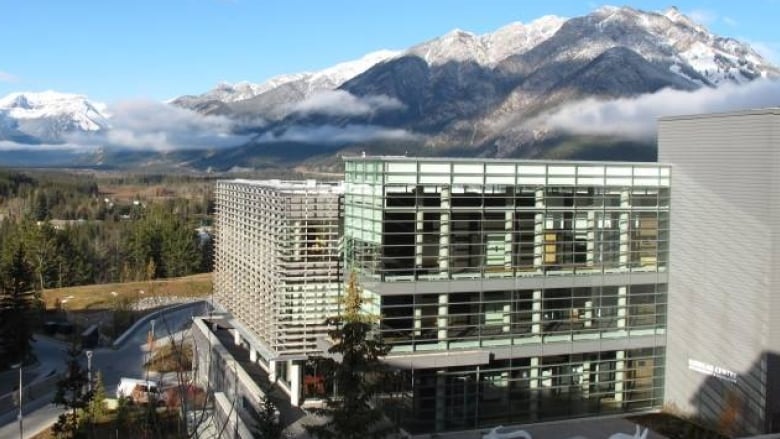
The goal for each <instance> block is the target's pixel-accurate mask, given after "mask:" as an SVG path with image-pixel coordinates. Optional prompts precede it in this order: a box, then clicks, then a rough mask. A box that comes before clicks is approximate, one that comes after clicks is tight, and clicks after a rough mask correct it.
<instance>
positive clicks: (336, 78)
mask: <svg viewBox="0 0 780 439" xmlns="http://www.w3.org/2000/svg"><path fill="white" fill-rule="evenodd" d="M400 54H401V52H399V51H397V50H378V51H375V52H370V53H368V54H366V55H363V56H362V57H360V58H358V59H356V60H353V61H346V62H342V63H338V64H336V65H334V66H332V67H328V68H326V69H324V70H320V71H318V72H316V73H312V74H311V80H310V83H309V90H311V91H316V90H322V89H325V88H327V89H331V88H336V87H338V86H340V85H341V84H343V83H344V82H346V81H348V80H349V79H351V78H354V77H355V76H357V75H359V74H361V73H363V72H365V71H366V70H368V69H370V68H371V67H373V66H375V65H377V64H379V63H381V62H384V61H387V60H389V59H392V58H395V57H397V56H398V55H400Z"/></svg>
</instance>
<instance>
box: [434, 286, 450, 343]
mask: <svg viewBox="0 0 780 439" xmlns="http://www.w3.org/2000/svg"><path fill="white" fill-rule="evenodd" d="M447 314H449V295H448V294H446V293H445V294H439V313H438V317H437V318H436V328H437V329H438V331H437V338H438V339H439V344H440V345H441V344H442V343H446V340H447V327H448V326H449V319H448V317H447Z"/></svg>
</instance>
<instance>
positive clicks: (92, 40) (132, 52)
mask: <svg viewBox="0 0 780 439" xmlns="http://www.w3.org/2000/svg"><path fill="white" fill-rule="evenodd" d="M670 1H671V0H667V1H652V0H637V1H633V2H630V3H626V4H628V5H629V6H632V7H635V8H639V9H645V10H663V9H666V8H667V7H668V6H670ZM674 1H675V3H674V4H675V5H676V6H677V7H678V8H679V9H680V10H681V11H682V12H684V13H686V14H689V15H690V16H692V17H693V18H695V19H697V20H698V21H699V22H701V23H703V24H704V25H706V26H707V27H708V28H709V29H710V30H712V31H713V32H715V33H717V34H720V35H724V36H731V37H735V38H738V39H741V40H745V41H749V42H751V43H753V44H754V47H755V48H757V49H759V50H762V51H764V52H765V53H767V54H769V55H770V57H772V59H773V60H774V61H775V62H778V61H780V60H779V59H778V55H777V54H778V53H780V33H779V32H778V30H777V23H776V20H777V17H779V16H780V0H751V1H750V2H749V5H746V2H745V1H733V0H731V1H702V0H700V1H693V0H691V1H688V0H685V1H683V0H674ZM600 4H601V3H597V2H587V1H575V0H556V1H548V2H539V1H520V0H354V1H353V0H349V1H348V0H308V1H304V0H285V1H276V0H255V1H251V0H132V1H130V0H125V1H113V0H94V1H86V0H69V1H64V0H48V1H43V0H24V1H18V0H0V41H2V42H3V43H2V45H0V96H3V95H5V94H7V93H9V92H12V91H39V90H47V89H52V90H57V91H63V92H73V93H81V94H86V95H88V96H89V97H90V98H92V99H94V100H98V101H104V102H115V101H120V100H124V99H135V98H151V99H157V100H162V99H167V98H171V97H175V96H178V95H181V94H195V93H201V92H204V91H206V90H208V89H210V88H212V87H213V86H214V85H215V84H216V83H217V82H219V81H230V82H234V81H241V80H250V81H253V82H262V81H263V80H265V79H268V78H269V77H271V76H274V75H277V74H282V73H291V72H298V71H305V70H317V69H321V68H325V67H328V66H330V65H333V64H335V63H337V62H341V61H347V60H350V59H355V58H358V57H360V56H361V55H363V54H365V53H367V52H371V51H374V50H379V49H402V48H406V47H408V46H410V45H413V44H415V43H418V42H422V41H424V40H427V39H431V38H434V37H436V36H438V35H441V34H443V33H445V32H447V31H449V30H451V29H453V28H461V29H465V30H469V31H473V32H476V33H484V32H489V31H492V30H494V29H496V28H498V27H501V26H503V25H505V24H507V23H509V22H512V21H522V22H528V21H531V20H533V19H535V18H538V17H540V16H542V15H547V14H555V15H561V16H565V17H573V16H578V15H584V14H587V13H588V12H589V11H591V10H592V9H594V8H596V7H598V6H599V5H600Z"/></svg>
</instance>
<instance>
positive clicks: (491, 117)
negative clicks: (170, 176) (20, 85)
mask: <svg viewBox="0 0 780 439" xmlns="http://www.w3.org/2000/svg"><path fill="white" fill-rule="evenodd" d="M778 77H780V69H778V68H777V67H776V66H774V65H772V64H771V63H770V62H768V61H767V60H765V59H764V58H762V57H761V55H759V54H758V53H757V52H756V51H754V50H753V49H752V48H751V47H750V46H749V45H748V44H745V43H742V42H739V41H737V40H735V39H732V38H724V37H720V36H718V35H715V34H713V33H711V32H709V31H708V30H707V29H706V28H704V27H703V26H701V25H699V24H697V23H695V22H693V21H692V20H691V19H690V18H688V17H686V16H685V15H683V14H682V13H680V11H678V10H677V9H675V8H670V9H668V10H666V11H663V12H647V11H640V10H636V9H632V8H629V7H620V8H618V7H603V8H600V9H598V10H595V11H594V12H592V13H590V14H588V15H585V16H581V17H574V18H570V19H565V18H561V17H555V16H546V17H542V18H539V19H537V20H535V21H532V22H530V23H527V24H523V23H512V24H509V25H507V26H504V27H502V28H500V29H498V30H496V31H495V32H492V33H488V34H484V35H476V34H473V33H470V32H466V31H463V30H454V31H451V32H449V33H447V34H445V35H443V36H441V37H439V38H435V39H433V40H431V41H427V42H423V43H420V44H418V45H415V46H413V47H411V48H408V49H406V50H402V51H379V52H373V53H370V54H368V55H366V56H364V57H362V58H360V59H358V60H355V61H350V62H345V63H341V64H337V65H335V66H333V67H331V68H328V69H325V70H322V71H319V72H304V73H294V74H289V75H282V76H277V77H275V78H272V79H270V80H268V81H266V82H264V83H261V84H253V83H248V82H242V83H237V84H220V85H218V86H217V87H216V88H215V89H213V90H210V91H208V92H206V93H203V94H200V95H191V96H182V97H179V98H176V99H173V100H171V101H169V104H170V105H172V106H173V107H166V108H184V109H186V110H193V111H195V112H198V113H201V114H202V115H204V116H207V117H210V118H211V119H210V120H211V122H210V123H211V125H212V126H219V127H223V126H224V125H225V124H226V123H232V124H234V125H233V130H234V131H235V133H236V134H238V135H237V136H236V138H240V139H243V141H242V142H243V143H242V144H238V145H236V146H235V147H232V148H216V147H214V149H212V150H208V151H203V150H197V151H178V152H176V153H175V154H171V153H168V154H159V155H156V156H155V155H154V153H147V152H141V151H138V150H136V151H134V153H133V155H132V156H133V157H142V158H143V160H147V161H148V160H153V161H156V162H155V163H171V164H175V165H177V166H191V167H200V168H207V167H214V168H224V169H229V168H232V167H252V166H276V165H279V164H284V166H288V165H293V164H299V163H302V162H303V163H306V164H307V165H311V166H319V167H327V166H328V165H329V164H334V163H336V162H337V160H336V159H335V158H334V157H336V156H337V155H338V154H340V153H344V152H345V151H346V152H354V151H361V150H362V151H366V152H368V153H401V154H403V153H409V154H426V155H431V154H455V155H485V156H498V157H561V158H567V157H569V158H570V157H579V158H607V159H609V158H612V159H628V160H653V159H654V155H655V151H654V150H653V149H652V148H653V144H654V141H653V139H649V138H645V139H636V138H630V139H627V138H626V136H621V135H620V133H618V134H617V135H614V136H612V137H609V138H605V137H596V138H588V136H585V135H581V134H578V133H573V132H567V131H563V130H562V129H561V128H560V127H558V126H552V125H550V124H549V123H548V120H549V117H547V116H548V115H549V114H551V113H552V112H555V111H559V110H560V109H563V108H567V106H571V105H573V104H576V103H580V102H585V101H587V100H589V99H590V100H595V101H597V102H606V101H614V100H620V99H630V98H637V97H640V96H647V95H650V94H653V93H657V92H659V91H663V90H680V91H694V90H708V89H711V90H715V89H718V88H719V87H723V86H726V87H732V86H735V85H740V84H749V83H751V82H752V81H754V80H756V79H760V78H778ZM179 111H181V110H179ZM187 113H189V114H194V113H190V112H189V111H187ZM185 116H186V115H181V114H179V115H177V116H176V117H180V118H182V119H181V120H186V121H187V123H196V120H195V119H194V118H192V117H190V116H186V117H185ZM195 116H197V115H195ZM215 118H217V119H215ZM110 120H111V119H110V117H109V116H108V115H107V114H106V112H105V109H104V107H102V106H101V105H99V104H93V103H91V102H89V101H88V100H87V99H86V98H84V97H83V96H76V95H64V94H58V93H54V92H45V93H40V94H30V93H25V94H14V95H10V96H8V97H5V98H3V99H1V100H0V141H3V140H10V141H13V142H21V143H48V142H57V141H59V142H62V141H63V139H64V138H66V137H68V133H73V132H87V133H90V132H99V131H104V130H111V127H110V124H109V121H110ZM177 120H178V119H177ZM225 121H227V122H225ZM134 127H135V126H134V125H130V126H129V127H128V124H125V126H124V128H125V129H130V128H134ZM109 132H113V131H109ZM125 134H128V133H123V135H122V136H114V138H115V139H119V140H121V139H123V138H125V136H124V135H125ZM129 134H132V133H129ZM155 135H159V136H163V137H165V136H164V133H160V132H157V133H155ZM246 139H249V140H248V141H247V140H246ZM594 145H599V148H601V149H600V150H598V151H596V150H595V149H594ZM594 151H595V152H594ZM112 156H115V157H118V155H116V154H114V155H112V154H102V155H100V159H99V160H100V161H101V163H105V162H107V161H110V159H109V158H110V157H112ZM92 157H95V156H94V155H93V156H92ZM122 157H124V158H123V161H124V162H125V164H126V163H129V162H130V161H129V159H128V157H129V156H128V155H127V154H125V155H122ZM83 160H85V163H86V162H88V161H89V160H93V159H92V158H90V157H86V158H84V159H83ZM136 160H141V159H136ZM174 161H175V163H173V162H174Z"/></svg>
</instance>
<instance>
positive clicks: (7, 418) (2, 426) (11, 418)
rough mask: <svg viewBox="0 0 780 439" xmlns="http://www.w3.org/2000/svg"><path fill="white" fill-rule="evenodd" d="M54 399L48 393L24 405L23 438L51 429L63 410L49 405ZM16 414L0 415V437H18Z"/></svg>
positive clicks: (51, 394) (52, 394) (14, 412)
mask: <svg viewBox="0 0 780 439" xmlns="http://www.w3.org/2000/svg"><path fill="white" fill-rule="evenodd" d="M52 399H54V392H51V393H48V394H46V395H44V396H42V397H41V398H39V399H37V400H35V401H30V402H29V403H26V404H25V405H24V408H23V410H22V413H24V418H23V423H24V438H25V439H26V438H31V437H33V436H35V435H36V434H38V433H40V432H42V431H43V430H45V429H47V428H49V427H51V425H52V424H53V423H55V422H57V418H58V417H59V416H60V414H62V413H63V412H64V411H65V410H64V409H63V408H61V407H57V406H55V405H54V404H52V403H51V400H52ZM16 416H17V412H16V411H11V412H8V413H5V414H2V415H0V437H2V438H17V437H19V423H18V421H17V418H16Z"/></svg>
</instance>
